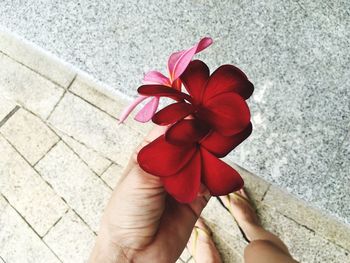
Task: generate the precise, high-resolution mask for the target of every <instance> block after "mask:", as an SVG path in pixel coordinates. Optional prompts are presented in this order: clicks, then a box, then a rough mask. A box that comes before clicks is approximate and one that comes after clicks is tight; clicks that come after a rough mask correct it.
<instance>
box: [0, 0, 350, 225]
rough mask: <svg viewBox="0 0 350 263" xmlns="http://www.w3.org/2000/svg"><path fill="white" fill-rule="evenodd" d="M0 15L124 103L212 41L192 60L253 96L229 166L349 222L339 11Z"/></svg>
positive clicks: (98, 9)
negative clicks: (235, 72) (218, 70)
mask: <svg viewBox="0 0 350 263" xmlns="http://www.w3.org/2000/svg"><path fill="white" fill-rule="evenodd" d="M0 13H1V16H0V25H3V26H5V27H6V28H8V29H10V30H11V31H14V32H17V33H18V34H19V35H20V36H23V37H25V38H26V39H28V40H30V41H32V42H34V43H36V44H37V45H39V46H41V47H42V48H44V49H46V50H48V51H50V52H52V53H53V54H55V55H56V56H58V57H60V58H62V59H64V60H66V61H67V62H70V63H72V64H73V65H75V66H76V67H78V68H80V69H82V70H84V71H86V72H88V73H90V74H91V75H93V76H94V77H95V78H96V79H99V80H102V81H103V82H105V83H106V84H108V85H109V87H110V89H112V90H118V91H121V92H123V93H124V94H126V95H128V96H130V97H131V96H135V95H136V93H135V90H136V87H137V86H138V85H139V83H140V79H141V77H142V75H143V73H144V72H146V71H148V70H150V69H158V70H161V71H163V72H165V69H166V68H165V65H166V60H167V56H168V55H169V54H170V53H171V52H172V51H175V50H178V49H182V48H184V47H189V46H191V45H192V44H193V43H194V42H195V41H197V40H198V39H199V38H200V37H201V36H204V35H210V36H212V37H213V38H214V40H215V43H214V45H213V46H212V47H211V48H209V49H208V50H206V51H205V52H203V53H202V54H200V55H199V56H198V57H199V58H202V59H204V60H205V61H206V62H208V64H209V66H210V67H211V68H212V69H214V68H215V67H217V66H218V65H220V64H224V63H233V64H236V65H238V66H239V67H241V68H242V69H243V70H244V71H245V72H246V73H247V74H248V76H249V77H250V79H251V80H252V81H253V82H254V83H255V86H256V92H255V94H254V97H253V98H252V99H251V100H250V104H251V106H252V114H253V121H254V127H255V130H254V133H253V135H252V136H251V137H250V139H249V140H247V141H246V142H245V143H244V145H242V146H241V147H240V148H239V149H238V150H237V151H235V152H234V153H232V155H231V159H232V160H233V161H236V162H237V163H238V164H240V165H241V166H243V167H245V168H247V169H249V170H251V171H252V172H254V173H255V174H257V175H259V176H261V177H263V178H265V179H267V180H268V181H270V182H272V183H274V184H277V185H279V186H281V187H283V188H284V189H286V190H288V191H289V192H291V193H293V194H294V195H296V196H297V197H300V198H302V199H304V200H306V201H308V202H310V203H311V204H313V205H314V206H317V207H319V208H321V209H323V210H326V211H328V212H330V213H332V214H333V215H335V216H337V217H338V218H340V219H341V220H343V221H344V222H347V223H350V214H349V209H348V201H349V199H350V196H349V195H350V194H349V193H350V189H349V184H348V180H349V179H348V177H349V166H350V164H349V159H350V156H349V151H348V150H346V149H344V148H346V147H347V149H348V147H349V146H348V145H349V144H348V143H347V144H344V142H347V141H348V140H349V136H348V137H346V134H347V133H348V132H349V124H350V103H349V101H350V81H349V80H348V79H349V76H350V66H349V65H350V57H349V54H350V18H349V17H350V2H349V1H341V0H335V1H312V0H307V1H292V0H289V1H283V3H282V2H281V1H277V0H267V1H257V0H256V1H249V3H248V2H242V1H220V2H218V1H204V0H196V1H194V0H193V1H157V2H154V3H151V2H149V1H126V0H121V1H113V0H106V1H92V0H77V1H72V0H69V1H57V0H56V1H52V0H50V1H49V0H36V1H34V0H30V1H26V2H23V1H10V0H3V1H1V2H0ZM340 160H341V165H340V164H338V161H340Z"/></svg>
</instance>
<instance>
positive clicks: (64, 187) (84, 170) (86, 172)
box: [35, 142, 111, 231]
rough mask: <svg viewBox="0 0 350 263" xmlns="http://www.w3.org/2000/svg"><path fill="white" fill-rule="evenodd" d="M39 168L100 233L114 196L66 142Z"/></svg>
mask: <svg viewBox="0 0 350 263" xmlns="http://www.w3.org/2000/svg"><path fill="white" fill-rule="evenodd" d="M35 168H36V169H37V170H38V171H39V173H40V174H41V175H42V176H43V177H44V178H45V180H47V181H48V182H49V183H50V184H51V185H52V187H53V188H54V190H55V191H56V193H57V194H59V195H60V196H62V197H63V198H64V199H65V200H66V201H67V203H68V205H69V206H70V207H72V208H73V209H74V210H75V211H76V212H77V213H78V214H79V215H80V216H81V217H82V218H83V219H84V221H85V222H86V223H87V224H88V225H89V226H90V227H91V228H92V230H93V231H97V230H98V226H99V222H100V218H101V216H102V212H103V209H104V207H105V206H106V204H107V201H108V199H109V197H110V195H111V190H110V189H109V188H108V187H107V186H106V185H105V184H104V183H103V182H102V180H101V179H100V178H99V177H98V176H96V175H95V174H94V173H93V172H92V171H91V170H90V169H89V167H88V166H87V165H86V164H85V163H84V162H83V161H82V160H81V159H80V158H79V157H78V156H77V155H76V154H75V153H74V152H73V151H72V150H71V149H70V148H69V147H68V146H67V145H66V144H65V143H63V142H59V143H58V144H57V145H56V146H55V147H53V148H52V149H51V150H50V152H49V153H48V154H47V155H46V156H45V157H44V158H43V159H41V160H40V161H39V163H38V164H37V165H36V166H35Z"/></svg>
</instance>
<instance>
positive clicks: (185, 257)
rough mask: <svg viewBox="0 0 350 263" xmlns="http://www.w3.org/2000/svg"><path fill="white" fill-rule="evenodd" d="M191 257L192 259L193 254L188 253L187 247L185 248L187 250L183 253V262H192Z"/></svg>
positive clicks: (181, 257)
mask: <svg viewBox="0 0 350 263" xmlns="http://www.w3.org/2000/svg"><path fill="white" fill-rule="evenodd" d="M191 257H192V255H191V253H190V252H189V251H188V249H187V247H185V249H184V250H183V251H182V253H181V256H180V259H181V260H182V261H183V262H187V261H189V260H190V258H191Z"/></svg>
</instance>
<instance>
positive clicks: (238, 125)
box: [198, 92, 250, 136]
mask: <svg viewBox="0 0 350 263" xmlns="http://www.w3.org/2000/svg"><path fill="white" fill-rule="evenodd" d="M198 116H199V117H200V118H201V119H202V120H205V121H207V122H208V123H210V124H211V125H212V126H213V128H214V130H216V131H218V132H219V133H221V134H222V135H225V136H231V135H234V134H237V133H239V132H241V131H242V130H243V129H245V128H246V127H247V126H248V124H249V122H250V112H249V108H248V105H247V103H246V102H245V100H244V99H243V98H242V97H241V96H239V95H238V94H236V93H233V92H229V93H224V94H220V95H218V96H215V97H214V98H212V99H210V100H208V101H207V102H206V103H205V104H204V108H202V109H201V110H200V111H199V112H198Z"/></svg>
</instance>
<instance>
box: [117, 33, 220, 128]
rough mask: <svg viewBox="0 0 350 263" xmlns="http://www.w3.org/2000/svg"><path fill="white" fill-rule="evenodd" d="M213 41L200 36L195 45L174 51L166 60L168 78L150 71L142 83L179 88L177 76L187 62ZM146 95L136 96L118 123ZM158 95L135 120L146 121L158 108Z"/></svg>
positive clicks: (145, 97) (157, 72)
mask: <svg viewBox="0 0 350 263" xmlns="http://www.w3.org/2000/svg"><path fill="white" fill-rule="evenodd" d="M212 43H213V40H212V39H211V38H210V37H204V38H202V39H201V40H200V41H199V42H198V43H197V44H196V45H194V46H193V47H191V48H190V49H187V50H182V51H178V52H175V53H173V54H171V55H170V57H169V60H168V72H169V78H168V77H166V76H164V75H163V74H162V73H160V72H159V71H150V72H148V73H147V74H146V75H145V76H144V78H143V84H160V85H163V86H166V87H170V88H174V89H176V90H181V81H180V79H179V76H180V75H181V74H182V73H183V72H184V71H185V69H186V68H187V66H188V64H189V63H190V62H191V60H192V58H193V57H194V55H195V54H197V53H199V52H201V51H202V50H203V49H206V48H207V47H209V46H210V45H211V44H212ZM147 98H148V96H144V95H140V96H138V97H137V98H136V99H135V100H134V101H133V102H132V103H131V104H130V105H129V107H128V108H126V109H125V110H124V111H123V113H122V114H121V116H120V118H119V120H120V121H119V123H122V122H123V121H124V120H125V119H126V118H127V117H128V116H129V115H130V113H131V112H132V111H133V110H134V109H135V107H136V106H137V105H138V104H140V103H141V102H142V101H144V100H145V99H147ZM158 105H159V97H157V96H155V97H153V98H152V99H151V100H150V101H149V102H148V103H147V104H146V105H145V106H144V107H143V108H142V109H141V110H140V111H139V112H138V113H137V114H136V116H135V120H137V121H139V122H148V121H149V120H151V119H152V117H153V115H154V114H155V112H156V111H157V109H158Z"/></svg>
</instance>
